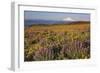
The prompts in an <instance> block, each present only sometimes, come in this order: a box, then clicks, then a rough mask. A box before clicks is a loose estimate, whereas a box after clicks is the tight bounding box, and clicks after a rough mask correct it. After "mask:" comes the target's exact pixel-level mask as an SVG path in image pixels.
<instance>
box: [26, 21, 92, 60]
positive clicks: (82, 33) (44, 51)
mask: <svg viewBox="0 0 100 73" xmlns="http://www.w3.org/2000/svg"><path fill="white" fill-rule="evenodd" d="M88 58H90V25H89V23H87V24H71V25H56V24H55V25H41V26H40V25H33V26H30V27H26V28H24V61H47V60H67V59H68V60H69V59H88Z"/></svg>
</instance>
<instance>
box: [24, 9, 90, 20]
mask: <svg viewBox="0 0 100 73" xmlns="http://www.w3.org/2000/svg"><path fill="white" fill-rule="evenodd" d="M24 19H25V20H36V19H39V20H40V19H42V20H64V21H90V14H88V13H67V12H66V13H65V12H43V11H24Z"/></svg>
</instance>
